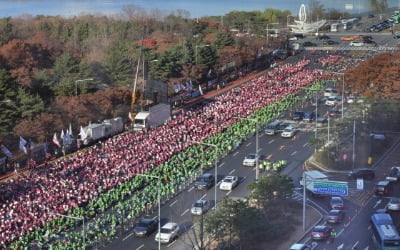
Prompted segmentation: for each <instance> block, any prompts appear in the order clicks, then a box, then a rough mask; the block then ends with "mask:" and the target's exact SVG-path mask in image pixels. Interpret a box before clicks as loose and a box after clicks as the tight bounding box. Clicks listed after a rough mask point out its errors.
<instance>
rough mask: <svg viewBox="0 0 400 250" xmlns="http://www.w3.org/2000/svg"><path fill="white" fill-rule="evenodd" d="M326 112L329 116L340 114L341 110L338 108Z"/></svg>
mask: <svg viewBox="0 0 400 250" xmlns="http://www.w3.org/2000/svg"><path fill="white" fill-rule="evenodd" d="M328 114H329V116H330V117H337V116H340V115H342V111H340V110H339V109H331V110H329V111H328Z"/></svg>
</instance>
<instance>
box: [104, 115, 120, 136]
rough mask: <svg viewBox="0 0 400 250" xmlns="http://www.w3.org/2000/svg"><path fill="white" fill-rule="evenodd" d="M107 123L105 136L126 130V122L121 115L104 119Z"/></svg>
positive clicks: (105, 123)
mask: <svg viewBox="0 0 400 250" xmlns="http://www.w3.org/2000/svg"><path fill="white" fill-rule="evenodd" d="M103 124H104V125H105V134H104V136H105V137H109V136H113V135H116V134H119V133H121V132H122V131H123V130H124V124H123V122H122V118H121V117H115V118H112V119H107V120H104V121H103Z"/></svg>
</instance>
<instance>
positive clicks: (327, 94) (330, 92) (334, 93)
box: [324, 88, 338, 97]
mask: <svg viewBox="0 0 400 250" xmlns="http://www.w3.org/2000/svg"><path fill="white" fill-rule="evenodd" d="M337 93H338V92H337V90H336V89H333V88H327V89H325V91H324V96H325V97H330V96H337Z"/></svg>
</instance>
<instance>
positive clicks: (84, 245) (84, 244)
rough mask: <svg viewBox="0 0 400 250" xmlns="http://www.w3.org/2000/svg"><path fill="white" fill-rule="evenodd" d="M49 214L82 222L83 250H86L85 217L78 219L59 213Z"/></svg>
mask: <svg viewBox="0 0 400 250" xmlns="http://www.w3.org/2000/svg"><path fill="white" fill-rule="evenodd" d="M49 214H50V215H54V216H60V217H65V218H69V219H73V220H81V221H83V227H82V236H83V249H86V236H85V217H76V216H71V215H64V214H58V213H53V212H49Z"/></svg>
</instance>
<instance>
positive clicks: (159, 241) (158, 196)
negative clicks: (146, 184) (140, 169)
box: [137, 174, 161, 250]
mask: <svg viewBox="0 0 400 250" xmlns="http://www.w3.org/2000/svg"><path fill="white" fill-rule="evenodd" d="M137 176H144V177H149V178H153V179H157V180H158V185H157V202H158V233H159V235H160V234H161V195H160V184H161V179H160V177H159V176H155V175H147V174H137ZM160 249H161V238H160V239H158V250H160Z"/></svg>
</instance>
